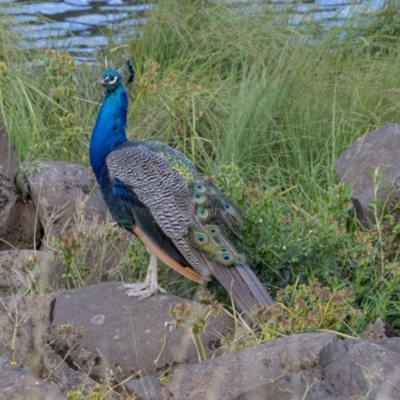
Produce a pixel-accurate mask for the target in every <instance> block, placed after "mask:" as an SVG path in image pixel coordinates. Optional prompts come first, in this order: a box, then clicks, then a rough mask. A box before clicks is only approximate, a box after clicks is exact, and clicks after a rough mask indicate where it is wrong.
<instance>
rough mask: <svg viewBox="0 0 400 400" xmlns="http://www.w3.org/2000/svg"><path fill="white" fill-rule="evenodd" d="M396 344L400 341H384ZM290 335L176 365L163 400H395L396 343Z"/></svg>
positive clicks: (399, 377) (398, 386)
mask: <svg viewBox="0 0 400 400" xmlns="http://www.w3.org/2000/svg"><path fill="white" fill-rule="evenodd" d="M382 340H385V341H393V342H396V343H397V342H398V341H400V338H390V339H388V338H386V339H382ZM380 342H381V341H376V342H372V341H366V340H345V341H340V340H338V338H337V337H336V336H335V335H333V334H328V333H307V334H302V335H292V336H288V337H285V338H281V339H277V340H275V341H273V342H270V343H266V344H262V345H259V346H256V347H251V348H246V349H244V350H241V351H239V352H236V353H231V354H224V355H222V356H221V357H217V358H214V359H211V360H207V361H205V362H202V363H199V364H195V365H184V366H180V367H179V368H178V370H177V371H175V373H174V376H173V378H172V379H171V381H170V382H169V383H168V384H167V386H166V387H165V389H164V391H163V396H162V399H164V400H166V399H193V400H202V399H219V400H232V399H240V400H264V399H268V400H275V399H276V400H285V399H287V400H289V399H290V400H292V399H305V398H306V399H309V400H321V399H324V400H348V399H370V400H372V399H377V400H378V399H399V398H400V354H399V352H398V350H399V346H398V344H400V343H398V344H397V345H396V343H392V345H390V344H388V343H387V342H386V343H382V345H380Z"/></svg>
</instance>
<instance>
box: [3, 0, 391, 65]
mask: <svg viewBox="0 0 400 400" xmlns="http://www.w3.org/2000/svg"><path fill="white" fill-rule="evenodd" d="M229 3H232V4H233V6H234V7H236V8H238V7H240V6H241V4H242V5H243V3H245V4H246V5H247V6H249V2H248V1H247V0H230V1H229ZM262 4H263V5H265V4H266V3H262ZM0 6H1V8H0V10H1V11H0V12H1V13H3V14H8V15H12V16H13V17H14V18H15V20H16V21H17V22H19V23H23V27H21V26H20V25H18V27H17V26H15V28H14V29H18V30H19V32H20V34H21V35H22V36H23V37H24V38H25V39H26V46H27V47H31V48H32V47H35V48H58V49H61V50H62V49H65V48H68V51H69V52H71V53H72V54H74V57H75V58H76V59H77V60H78V61H79V60H81V61H83V60H86V61H89V62H92V61H94V59H93V57H92V54H93V52H94V50H96V49H99V48H101V47H107V46H108V45H109V38H108V37H107V36H106V35H105V34H104V31H105V30H112V31H113V32H114V33H113V43H114V44H118V43H121V41H122V38H123V37H124V35H128V36H129V35H134V34H135V30H137V29H139V30H140V27H141V26H142V25H143V24H145V23H146V16H147V14H148V13H149V12H151V10H152V8H153V6H152V5H151V4H143V3H141V4H139V3H138V1H135V0H108V1H107V0H104V1H91V0H66V1H58V0H53V1H32V2H30V3H27V2H26V1H19V0H14V1H12V0H11V1H8V0H7V1H6V0H0ZM259 6H260V3H258V4H257V7H259ZM269 7H272V8H273V9H274V10H276V11H278V12H279V11H283V10H285V12H287V10H288V8H289V10H290V14H289V15H290V18H289V24H294V25H295V24H297V23H298V22H300V21H302V20H304V19H308V20H312V21H318V22H321V23H322V24H323V25H324V26H325V27H330V26H334V25H337V24H340V23H342V22H343V20H344V19H346V18H347V17H348V16H349V15H351V14H352V13H359V14H368V13H371V12H375V11H378V10H381V9H382V8H384V7H385V0H356V1H351V0H303V2H298V1H296V0H270V3H269ZM239 9H240V8H239ZM243 9H246V10H247V11H248V10H249V7H244V8H243ZM43 17H44V18H43Z"/></svg>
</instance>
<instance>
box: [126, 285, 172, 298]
mask: <svg viewBox="0 0 400 400" xmlns="http://www.w3.org/2000/svg"><path fill="white" fill-rule="evenodd" d="M122 288H124V289H128V290H127V291H126V292H125V296H135V297H139V298H140V300H142V299H146V298H147V297H150V296H153V295H154V294H157V293H158V292H161V293H167V292H166V291H165V289H163V288H162V287H161V286H158V285H157V284H155V285H154V284H152V282H146V281H145V282H143V283H125V284H124V285H122Z"/></svg>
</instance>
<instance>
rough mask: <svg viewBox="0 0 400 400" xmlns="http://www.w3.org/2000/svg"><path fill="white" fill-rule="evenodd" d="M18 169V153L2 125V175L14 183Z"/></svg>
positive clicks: (0, 145)
mask: <svg viewBox="0 0 400 400" xmlns="http://www.w3.org/2000/svg"><path fill="white" fill-rule="evenodd" d="M17 169H18V155H17V152H16V151H15V149H14V148H13V147H12V146H11V144H10V142H9V141H8V138H7V134H6V131H5V129H4V127H3V126H2V125H0V175H1V174H3V175H4V176H5V177H6V178H7V179H8V180H9V181H10V182H13V181H14V177H15V175H16V173H17Z"/></svg>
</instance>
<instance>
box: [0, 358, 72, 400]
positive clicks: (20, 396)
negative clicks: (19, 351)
mask: <svg viewBox="0 0 400 400" xmlns="http://www.w3.org/2000/svg"><path fill="white" fill-rule="evenodd" d="M63 399H66V400H67V397H66V396H64V395H63V394H62V393H61V392H60V390H59V389H58V388H57V387H55V386H52V385H51V384H49V383H46V382H43V381H41V380H40V379H38V378H36V377H35V376H34V375H32V373H31V372H30V371H29V369H28V368H21V367H13V366H11V365H10V364H9V363H6V362H3V363H0V400H63Z"/></svg>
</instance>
